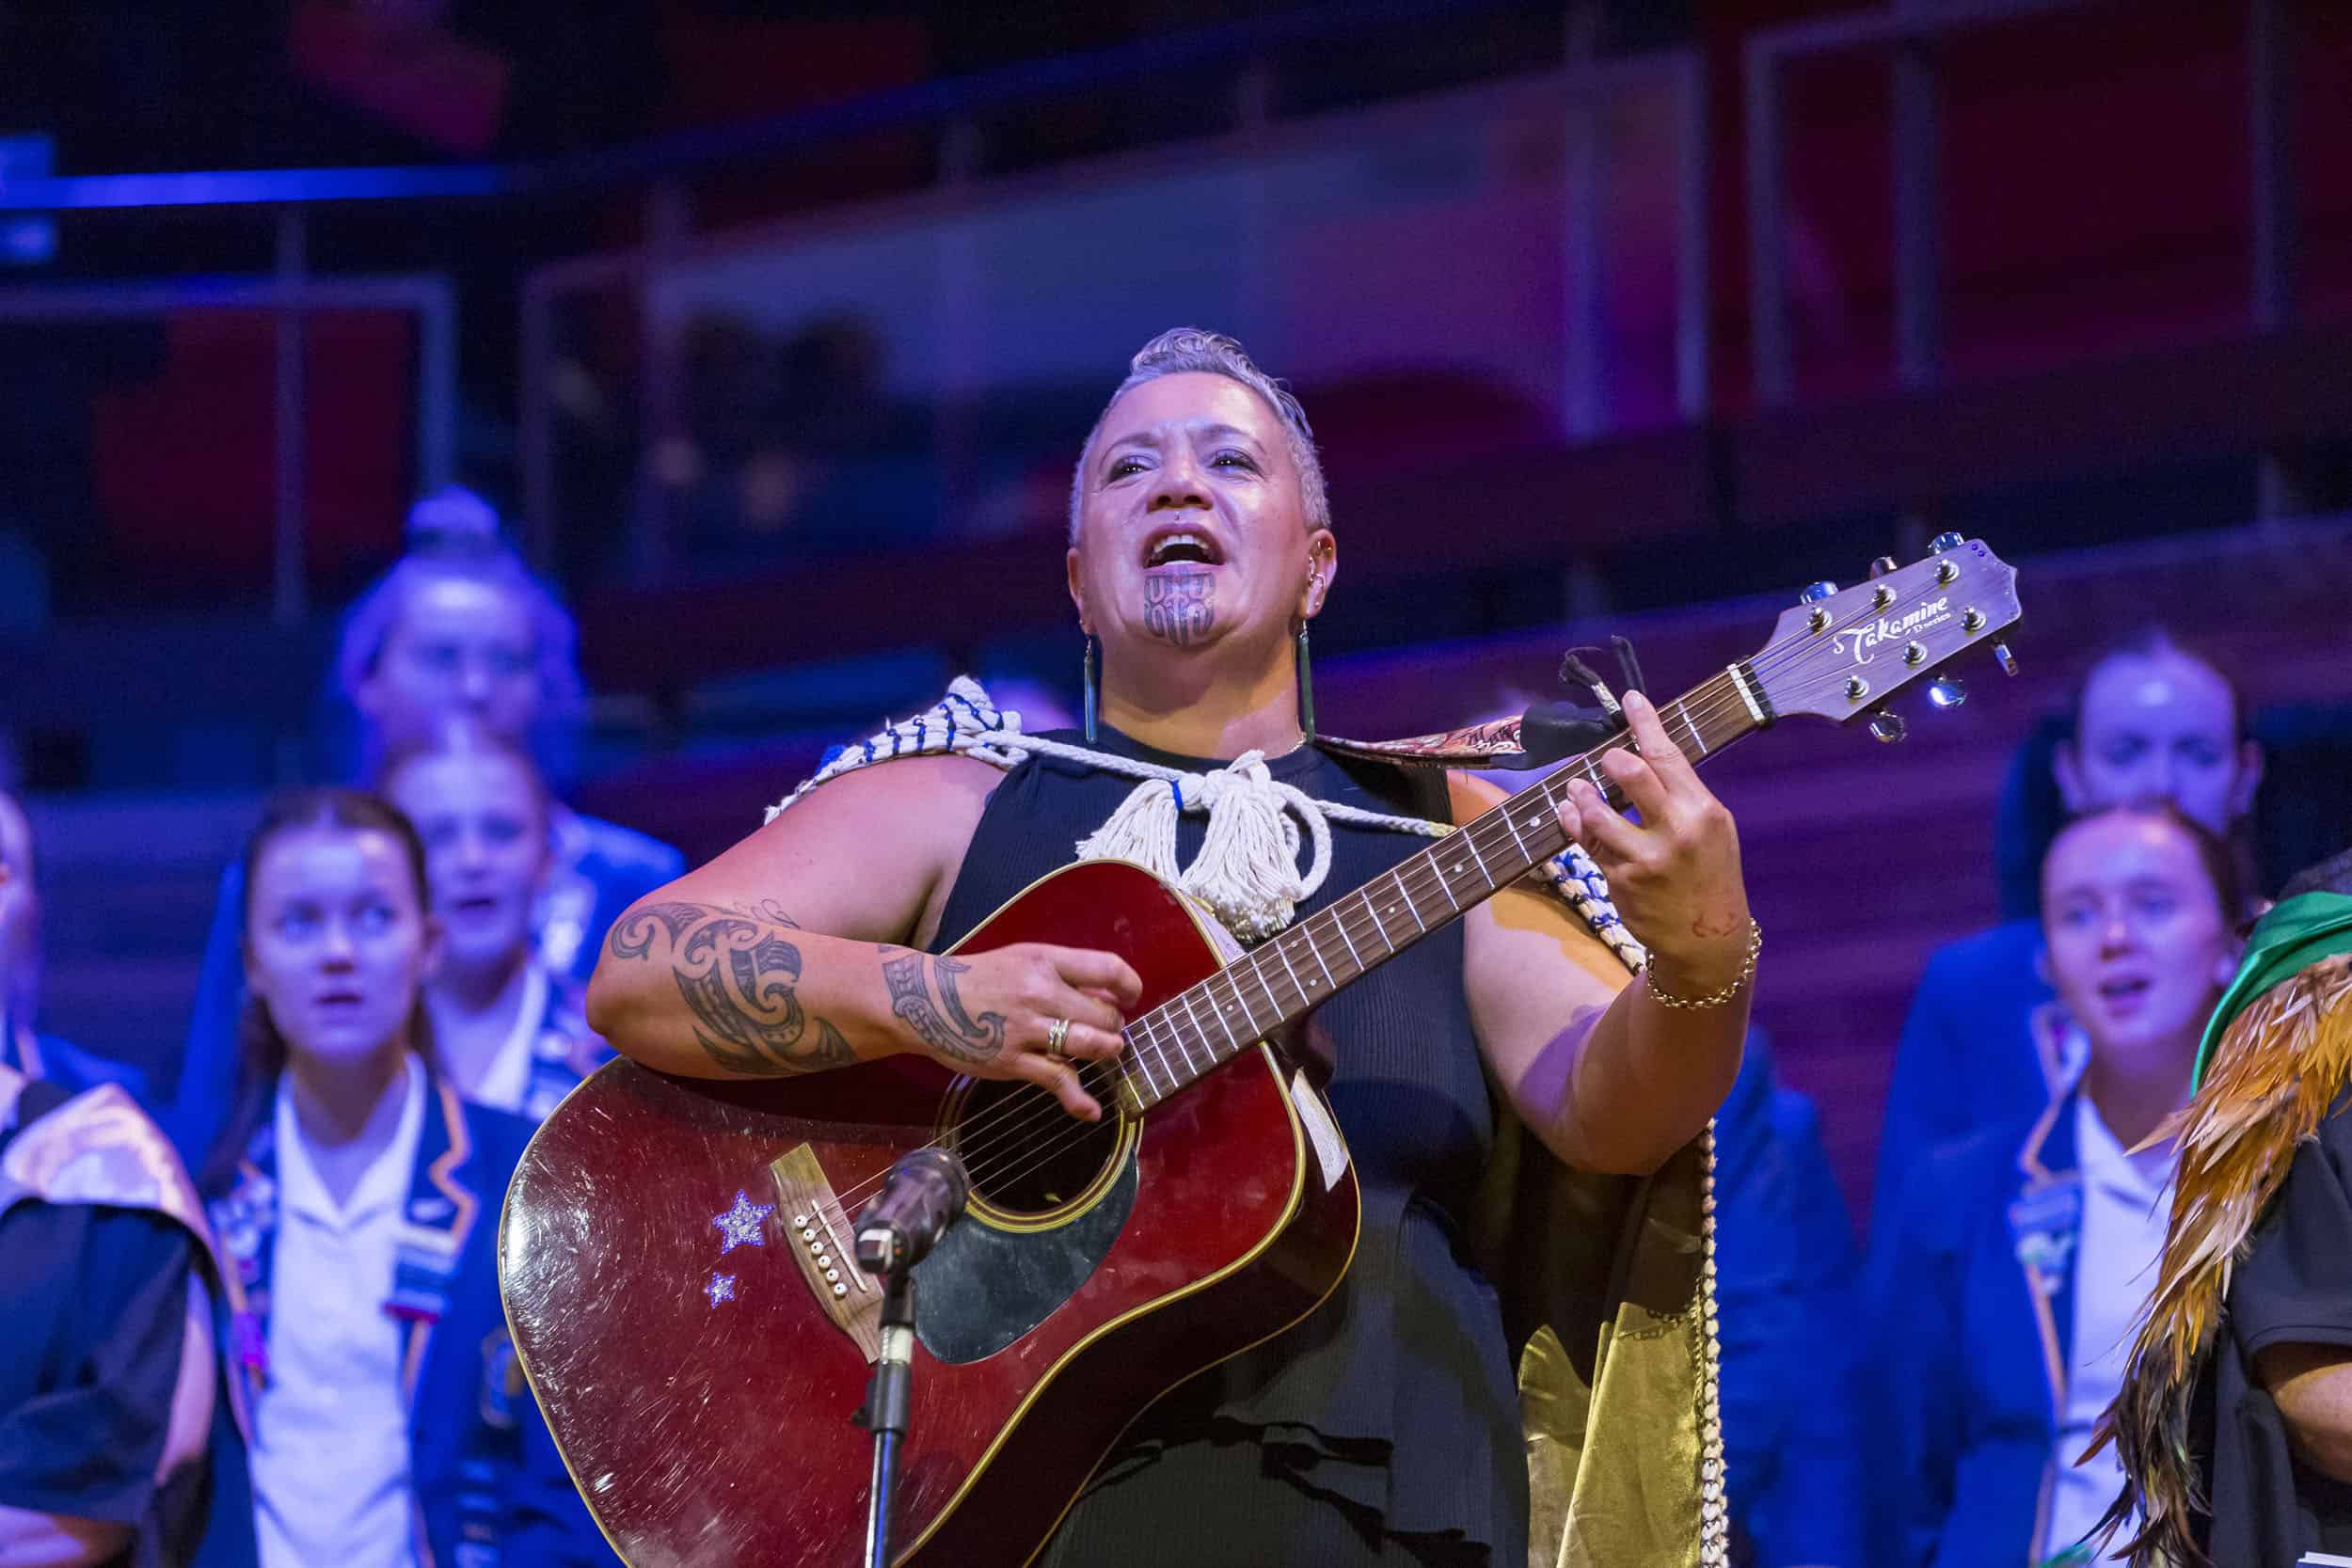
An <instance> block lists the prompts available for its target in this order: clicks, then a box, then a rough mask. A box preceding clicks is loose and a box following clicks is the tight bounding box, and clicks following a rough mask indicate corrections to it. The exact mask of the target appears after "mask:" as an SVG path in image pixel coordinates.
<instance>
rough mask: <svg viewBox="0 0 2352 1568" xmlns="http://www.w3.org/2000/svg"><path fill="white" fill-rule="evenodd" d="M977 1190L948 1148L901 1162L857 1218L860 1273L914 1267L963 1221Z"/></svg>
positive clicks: (922, 1152)
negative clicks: (949, 1229) (966, 1204)
mask: <svg viewBox="0 0 2352 1568" xmlns="http://www.w3.org/2000/svg"><path fill="white" fill-rule="evenodd" d="M971 1190H972V1187H971V1181H970V1180H969V1179H968V1178H967V1177H966V1176H965V1175H964V1173H963V1162H962V1161H961V1160H959V1159H957V1158H956V1157H955V1156H954V1155H953V1154H950V1153H949V1152H948V1151H947V1150H946V1149H944V1148H918V1149H916V1150H915V1151H914V1153H912V1154H909V1155H907V1156H905V1157H904V1158H902V1159H900V1160H899V1162H898V1164H895V1165H893V1166H891V1167H890V1174H889V1175H887V1176H885V1177H883V1178H882V1191H881V1192H879V1193H877V1194H875V1195H874V1201H873V1202H871V1203H869V1204H867V1205H866V1210H865V1212H863V1213H861V1214H859V1215H858V1217H857V1227H856V1229H857V1264H858V1267H859V1268H861V1269H864V1270H865V1271H866V1273H867V1274H875V1275H887V1274H892V1273H896V1272H898V1271H901V1270H905V1269H911V1268H913V1267H914V1265H915V1264H917V1263H919V1262H921V1261H922V1260H923V1258H924V1255H925V1254H926V1253H928V1252H930V1250H931V1248H932V1247H933V1246H935V1245H936V1244H938V1242H939V1238H940V1237H942V1236H944V1235H946V1231H947V1227H949V1226H951V1225H953V1224H954V1223H955V1222H956V1221H957V1219H958V1218H959V1217H961V1215H962V1213H963V1202H964V1199H965V1198H966V1197H968V1196H971Z"/></svg>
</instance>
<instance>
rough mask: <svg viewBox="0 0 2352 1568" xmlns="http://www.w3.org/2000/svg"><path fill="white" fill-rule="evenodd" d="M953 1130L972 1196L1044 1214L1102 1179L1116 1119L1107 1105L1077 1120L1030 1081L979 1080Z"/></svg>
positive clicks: (1115, 1138)
mask: <svg viewBox="0 0 2352 1568" xmlns="http://www.w3.org/2000/svg"><path fill="white" fill-rule="evenodd" d="M1095 1098H1096V1099H1097V1100H1098V1101H1101V1100H1104V1099H1106V1098H1108V1097H1107V1096H1106V1095H1104V1094H1101V1093H1098V1094H1097V1095H1096V1097H1095ZM954 1137H955V1142H954V1147H955V1150H956V1153H957V1154H958V1155H959V1156H961V1158H962V1160H963V1168H964V1170H965V1172H966V1173H967V1174H968V1175H969V1176H970V1177H971V1179H972V1196H974V1197H976V1198H980V1199H982V1200H984V1201H986V1202H987V1203H988V1204H989V1205H990V1206H992V1207H993V1208H995V1209H997V1210H1000V1211H1002V1212H1006V1213H1009V1214H1045V1213H1051V1212H1053V1211H1055V1210H1057V1209H1059V1208H1061V1207H1063V1206H1064V1205H1065V1204H1068V1203H1071V1202H1073V1201H1074V1200H1075V1199H1077V1198H1079V1197H1082V1196H1085V1194H1086V1193H1087V1191H1088V1189H1089V1188H1091V1187H1092V1186H1094V1184H1095V1183H1096V1182H1097V1181H1098V1180H1101V1179H1102V1176H1103V1173H1104V1169H1105V1167H1107V1166H1108V1165H1109V1164H1110V1163H1111V1160H1112V1158H1113V1156H1115V1155H1116V1154H1117V1153H1118V1152H1119V1145H1120V1125H1119V1117H1118V1116H1117V1115H1115V1114H1112V1113H1110V1112H1108V1111H1107V1110H1106V1111H1105V1114H1104V1117H1103V1119H1102V1120H1101V1121H1093V1122H1088V1121H1080V1120H1079V1119H1078V1118H1077V1117H1073V1116H1072V1115H1071V1114H1070V1113H1069V1112H1068V1111H1065V1110H1063V1109H1062V1107H1061V1101H1058V1100H1056V1099H1055V1098H1054V1097H1053V1096H1052V1095H1050V1094H1048V1093H1046V1092H1045V1091H1044V1090H1043V1089H1041V1088H1039V1087H1037V1086H1036V1085H1031V1084H1017V1083H1015V1084H1007V1083H995V1082H988V1081H983V1082H980V1083H976V1084H974V1085H972V1089H971V1094H970V1096H969V1098H967V1099H966V1100H965V1101H964V1102H963V1106H962V1113H961V1115H960V1116H959V1117H957V1118H956V1130H955V1135H954Z"/></svg>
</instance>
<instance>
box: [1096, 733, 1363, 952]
mask: <svg viewBox="0 0 2352 1568" xmlns="http://www.w3.org/2000/svg"><path fill="white" fill-rule="evenodd" d="M1203 805H1205V806H1207V807H1208V811H1209V825H1208V831H1207V832H1205V833H1203V834H1202V835H1201V840H1200V853H1199V854H1198V855H1196V856H1194V857H1193V862H1192V863H1191V864H1190V865H1187V866H1185V867H1184V868H1183V869H1182V870H1181V871H1180V870H1178V869H1177V866H1176V818H1177V816H1179V815H1180V813H1181V812H1182V811H1185V810H1198V809H1199V808H1200V807H1201V806H1203ZM1294 818H1295V819H1294ZM1301 822H1303V823H1305V824H1306V825H1307V832H1308V835H1309V837H1310V839H1311V843H1312V846H1313V853H1312V856H1311V859H1310V861H1309V863H1308V865H1307V869H1306V870H1305V871H1304V872H1301V871H1300V870H1299V868H1298V849H1299V836H1298V826H1299V823H1301ZM1078 858H1079V859H1080V860H1082V861H1094V860H1126V861H1133V862H1135V863H1136V864H1137V865H1140V866H1142V867H1144V868H1145V869H1146V870H1148V871H1150V872H1152V874H1153V875H1154V876H1157V877H1159V878H1160V879H1162V880H1165V881H1170V882H1173V883H1175V884H1176V886H1177V887H1178V888H1180V889H1182V890H1183V891H1184V892H1185V893H1188V894H1190V895H1192V896H1193V897H1195V898H1198V899H1200V901H1201V902H1202V903H1204V904H1206V905H1208V906H1209V908H1210V909H1212V910H1214V911H1216V918H1217V920H1218V922H1219V923H1220V924H1222V925H1223V926H1224V927H1225V928H1226V929H1227V930H1229V931H1232V933H1233V934H1234V935H1235V936H1237V937H1239V938H1241V939H1242V940H1243V941H1244V942H1258V941H1262V940H1263V939H1264V938H1266V937H1270V936H1272V935H1273V934H1274V933H1275V932H1277V931H1279V930H1280V929H1281V928H1282V927H1285V926H1287V925H1289V924H1290V923H1291V917H1292V916H1293V915H1294V914H1295V913H1296V912H1297V910H1298V906H1299V904H1300V903H1301V902H1303V901H1304V900H1306V899H1308V898H1311V897H1312V896H1313V895H1314V892H1315V890H1316V889H1317V888H1319V887H1321V886H1322V885H1323V879H1324V878H1325V877H1326V876H1327V875H1329V873H1330V870H1331V830H1330V827H1329V825H1328V824H1327V822H1326V821H1325V820H1324V815H1323V812H1322V810H1321V809H1319V803H1318V802H1317V801H1315V800H1313V799H1312V798H1311V797H1310V796H1308V795H1306V794H1305V793H1303V792H1302V791H1300V790H1298V789H1297V788H1295V787H1294V786H1293V785H1290V784H1283V783H1280V782H1279V781H1278V780H1277V779H1276V778H1275V777H1274V774H1273V772H1272V770H1271V769H1269V768H1267V767H1266V765H1265V753H1264V752H1243V753H1242V754H1241V755H1240V756H1238V757H1235V758H1234V759H1233V760H1232V763H1230V764H1228V765H1227V766H1226V767H1224V768H1218V769H1217V770H1216V772H1213V773H1181V774H1178V775H1176V776H1175V777H1174V778H1172V779H1169V780H1168V781H1166V782H1161V781H1158V780H1154V781H1152V782H1151V783H1149V784H1137V785H1136V788H1135V789H1134V790H1133V791H1132V792H1131V793H1130V794H1129V795H1128V797H1127V799H1126V800H1123V801H1121V802H1120V807H1119V809H1118V810H1117V811H1115V812H1113V813H1111V818H1110V820H1109V821H1107V822H1105V823H1104V824H1103V826H1102V827H1101V828H1099V829H1097V830H1096V831H1095V832H1093V833H1092V834H1091V835H1089V837H1087V838H1084V839H1082V840H1080V841H1079V844H1078Z"/></svg>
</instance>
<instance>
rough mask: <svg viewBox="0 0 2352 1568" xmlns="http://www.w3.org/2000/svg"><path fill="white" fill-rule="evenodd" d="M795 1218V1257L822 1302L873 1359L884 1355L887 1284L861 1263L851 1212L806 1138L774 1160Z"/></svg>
mask: <svg viewBox="0 0 2352 1568" xmlns="http://www.w3.org/2000/svg"><path fill="white" fill-rule="evenodd" d="M768 1168H769V1170H770V1171H771V1172H772V1173H773V1174H774V1176H775V1179H776V1191H777V1192H778V1193H779V1194H780V1195H781V1196H783V1198H784V1205H783V1210H784V1212H785V1214H786V1215H787V1217H788V1218H789V1219H790V1220H791V1222H792V1223H791V1226H790V1232H791V1238H792V1260H793V1261H794V1262H796V1263H798V1264H799V1265H800V1266H801V1277H802V1278H803V1280H805V1281H806V1282H807V1284H808V1289H809V1291H810V1293H811V1294H813V1295H814V1296H816V1298H817V1305H818V1306H819V1307H823V1308H824V1309H825V1316H826V1317H828V1318H831V1319H832V1320H833V1325H834V1327H835V1328H837V1329H839V1330H840V1331H841V1332H842V1333H844V1334H846V1335H848V1336H849V1337H850V1339H851V1341H853V1342H854V1343H855V1344H856V1346H857V1348H858V1349H859V1350H861V1351H863V1352H865V1354H866V1360H867V1361H869V1362H871V1361H877V1360H880V1359H881V1358H882V1289H881V1287H880V1286H878V1285H877V1284H876V1283H875V1282H874V1280H873V1278H872V1276H871V1275H867V1274H866V1271H865V1270H864V1269H861V1268H859V1267H858V1266H857V1249H856V1244H855V1240H854V1238H853V1237H852V1235H851V1234H850V1216H849V1215H848V1214H847V1213H845V1212H843V1211H842V1208H841V1200H840V1199H839V1198H836V1197H835V1196H834V1194H833V1183H832V1182H831V1181H830V1180H826V1177H825V1169H824V1167H823V1166H822V1165H820V1164H818V1163H817V1151H816V1150H815V1149H813V1148H809V1147H808V1145H806V1144H803V1145H801V1146H800V1147H799V1148H795V1149H793V1150H791V1151H790V1152H789V1153H787V1154H781V1155H778V1156H777V1157H776V1158H775V1159H774V1160H772V1161H771V1162H770V1163H769V1166H768Z"/></svg>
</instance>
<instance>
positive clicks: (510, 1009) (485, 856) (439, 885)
mask: <svg viewBox="0 0 2352 1568" xmlns="http://www.w3.org/2000/svg"><path fill="white" fill-rule="evenodd" d="M377 787H378V789H379V791H380V792H381V793H382V794H383V796H384V797H385V799H387V800H389V801H391V803H392V804H393V805H395V806H397V807H399V808H400V811H401V813H402V815H404V816H406V817H407V818H408V820H409V821H410V822H411V823H412V824H414V825H415V827H416V830H417V836H418V837H419V838H420V839H421V840H422V841H423V843H424V856H425V872H426V876H427V879H428V881H429V884H430V887H431V890H432V911H433V916H434V918H435V919H436V920H437V921H439V922H440V927H441V960H440V964H439V966H438V967H437V969H436V970H435V972H434V974H433V978H432V979H431V980H430V981H429V982H427V984H426V986H425V991H424V1000H425V1010H426V1012H427V1013H428V1015H429V1016H430V1017H431V1019H432V1022H433V1041H434V1046H435V1048H436V1049H437V1051H438V1052H439V1053H440V1061H441V1066H442V1068H443V1069H445V1070H446V1071H447V1072H448V1073H449V1076H450V1081H451V1082H452V1083H453V1084H455V1085H457V1090H458V1092H459V1093H460V1094H462V1095H464V1096H465V1097H466V1098H467V1099H468V1100H470V1101H474V1102H475V1103H476V1104H479V1105H487V1106H489V1107H490V1108H492V1109H493V1110H499V1111H511V1112H514V1113H516V1114H517V1115H520V1116H524V1117H529V1118H530V1119H531V1120H532V1121H538V1120H540V1119H542V1118H544V1117H546V1116H547V1114H548V1112H549V1111H551V1110H553V1109H554V1108H555V1104H556V1101H560V1100H562V1099H563V1098H564V1095H566V1094H568V1093H569V1092H570V1091H571V1087H572V1085H575V1084H577V1083H579V1082H580V1079H582V1078H583V1077H585V1076H587V1075H588V1074H589V1073H590V1072H592V1071H594V1070H595V1069H596V1067H597V1065H598V1064H600V1063H601V1062H603V1061H605V1060H606V1059H607V1058H608V1057H610V1056H611V1054H612V1053H611V1052H610V1051H609V1050H607V1049H606V1048H605V1044H604V1042H603V1041H602V1040H600V1039H598V1038H597V1037H596V1034H595V1032H594V1031H592V1030H591V1029H590V1028H589V1027H588V1021H587V1018H586V1016H585V1015H584V1014H583V1012H582V1011H581V1006H580V990H579V988H578V987H577V986H576V985H575V984H574V983H573V982H572V980H571V978H570V976H568V975H564V974H552V973H550V972H549V970H548V967H547V964H546V962H545V960H544V959H543V958H542V957H541V955H540V952H539V947H538V943H537V941H536V935H537V933H536V932H535V931H534V930H533V929H532V914H533V912H534V911H535V910H536V909H537V908H538V905H539V900H540V897H541V895H542V891H543V889H544V888H545V887H546V885H547V879H548V871H549V870H550V869H551V868H552V864H553V861H554V837H553V832H552V824H551V823H550V821H549V818H548V811H549V806H550V802H549V800H548V793H547V785H546V784H545V782H544V781H543V780H542V779H541V778H540V776H539V769H538V766H537V765H536V764H535V763H533V762H532V759H531V755H530V753H529V752H525V751H524V750H523V749H522V748H521V747H519V746H517V745H516V744H515V743H514V742H513V741H511V740H507V739H504V738H502V737H501V736H498V735H496V734H493V733H492V732H490V731H489V730H487V729H485V728H484V727H483V726H482V725H480V724H478V723H475V722H472V721H468V720H462V719H456V720H452V721H449V722H448V723H447V724H445V725H443V726H442V727H441V728H440V729H439V730H437V732H436V733H435V735H434V736H432V738H430V739H428V740H425V741H422V742H421V743H419V744H418V745H416V746H414V747H411V748H408V749H405V750H404V751H402V752H399V753H398V754H396V755H394V756H393V757H392V758H390V759H389V761H388V762H387V763H386V764H385V767H384V771H383V775H382V777H381V779H380V781H379V783H378V785H377Z"/></svg>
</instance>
